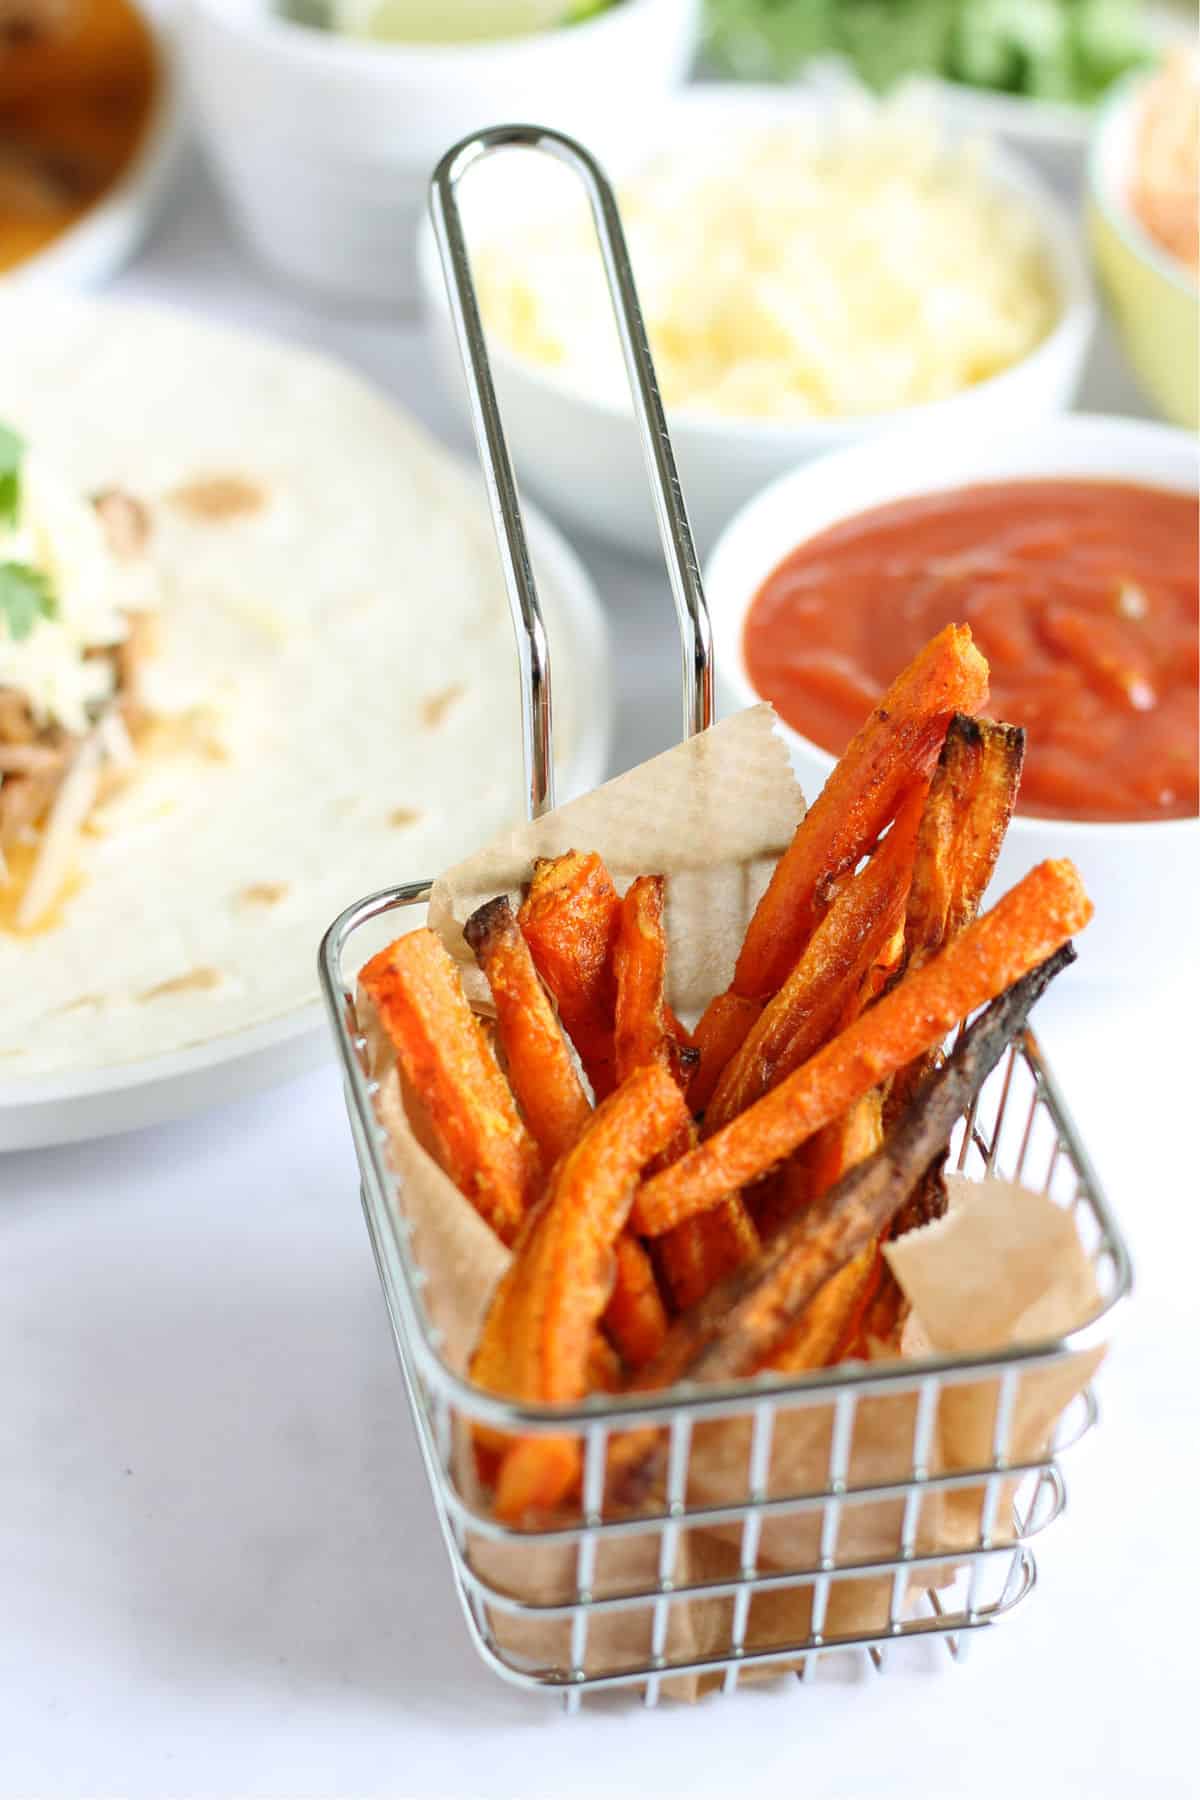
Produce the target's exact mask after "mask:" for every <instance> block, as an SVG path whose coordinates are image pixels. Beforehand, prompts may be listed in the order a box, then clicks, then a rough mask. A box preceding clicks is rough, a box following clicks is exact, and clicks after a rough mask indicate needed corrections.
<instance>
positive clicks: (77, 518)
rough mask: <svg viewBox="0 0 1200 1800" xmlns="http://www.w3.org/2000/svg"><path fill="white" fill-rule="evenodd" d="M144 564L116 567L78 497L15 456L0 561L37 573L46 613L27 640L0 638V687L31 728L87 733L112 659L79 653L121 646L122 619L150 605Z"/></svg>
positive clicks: (92, 514)
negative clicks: (13, 500) (44, 589)
mask: <svg viewBox="0 0 1200 1800" xmlns="http://www.w3.org/2000/svg"><path fill="white" fill-rule="evenodd" d="M145 560H146V559H144V558H142V559H139V560H138V563H137V564H135V565H131V566H130V567H125V566H123V565H122V564H121V563H120V562H119V561H118V559H117V558H116V557H115V556H113V554H112V552H111V551H110V550H109V548H108V545H107V543H106V542H105V537H104V529H103V526H102V525H101V523H100V520H99V519H98V518H97V517H96V511H95V508H94V507H93V506H92V504H91V502H90V501H89V500H88V499H87V498H86V496H84V495H82V494H77V493H76V492H74V491H73V490H72V489H71V488H69V487H68V486H67V485H66V484H65V483H64V482H63V481H61V480H60V479H59V478H58V476H57V475H56V474H55V473H54V471H53V470H52V469H50V468H48V467H47V465H46V464H45V462H43V461H42V460H41V459H40V458H39V457H38V455H37V453H36V452H34V451H30V452H29V453H28V454H27V455H26V456H25V457H24V459H23V461H22V464H21V486H20V506H19V510H18V513H17V517H16V520H15V522H14V523H13V524H12V525H10V526H7V527H0V562H15V563H27V564H29V565H30V566H31V567H32V568H35V569H37V570H39V571H40V572H41V573H42V574H43V575H45V577H46V579H47V582H48V584H49V589H50V593H51V596H52V598H53V602H54V614H53V617H50V618H39V619H38V620H37V621H36V623H35V624H34V626H33V629H32V630H31V631H30V632H29V634H28V636H27V637H22V638H13V637H11V636H9V635H8V634H7V633H6V632H4V631H0V687H8V688H14V689H15V690H16V691H17V693H19V694H23V695H24V696H25V698H26V699H27V700H28V702H29V704H30V707H31V709H32V711H33V716H34V719H35V721H36V723H37V724H38V725H62V726H64V727H65V728H66V730H68V731H71V732H83V731H86V730H87V729H88V727H89V725H90V723H91V720H92V718H93V716H94V715H95V712H96V709H97V708H98V707H101V706H103V705H104V703H105V702H106V701H107V700H109V699H110V698H111V696H112V693H113V683H114V672H113V666H112V660H111V658H109V657H103V656H93V657H89V656H88V655H87V652H88V651H89V650H97V649H105V648H109V647H111V646H112V645H114V644H120V643H122V642H123V641H124V639H125V638H126V636H127V635H128V632H129V619H128V614H129V613H130V612H134V611H138V610H140V609H143V608H146V607H148V606H152V605H154V604H155V602H156V599H157V596H156V595H155V593H154V592H153V591H152V586H151V585H150V584H149V583H148V582H147V579H146V576H147V570H146V567H145Z"/></svg>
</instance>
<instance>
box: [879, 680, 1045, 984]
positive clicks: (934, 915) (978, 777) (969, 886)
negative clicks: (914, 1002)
mask: <svg viewBox="0 0 1200 1800" xmlns="http://www.w3.org/2000/svg"><path fill="white" fill-rule="evenodd" d="M1024 759H1025V733H1024V732H1023V731H1021V730H1020V729H1019V728H1018V727H1017V726H1015V725H996V724H993V723H992V721H991V720H990V719H970V718H966V717H965V716H963V715H962V714H961V713H960V714H956V716H955V717H954V718H953V719H951V721H950V725H949V728H948V730H947V732H946V741H945V743H944V744H943V745H942V752H941V756H940V757H939V758H938V766H937V768H936V770H935V771H934V776H933V780H932V781H931V783H930V786H929V796H928V799H927V800H926V803H925V810H924V813H923V814H922V817H921V824H920V829H919V831H918V833H917V844H916V851H915V854H914V858H913V876H912V885H911V887H910V889H909V895H908V907H907V911H906V913H905V920H904V967H905V968H908V969H919V968H920V967H921V964H922V963H924V962H928V960H929V958H930V957H931V956H936V955H937V953H938V951H939V950H940V949H941V948H942V946H943V944H947V943H949V942H950V940H951V939H952V938H955V937H957V936H958V934H959V932H960V931H963V930H964V929H965V928H966V926H968V925H969V924H970V923H971V920H972V919H973V918H974V917H975V914H976V913H977V912H978V910H979V903H980V901H981V900H982V899H983V895H984V890H985V889H986V887H987V884H988V882H989V881H990V880H991V878H992V872H993V870H994V869H995V867H996V859H997V857H998V856H999V854H1000V847H1001V845H1002V844H1003V842H1004V834H1005V832H1006V831H1007V829H1008V822H1009V820H1010V819H1011V817H1012V811H1013V806H1014V805H1015V803H1016V798H1017V789H1018V787H1019V786H1020V782H1021V766H1022V763H1023V762H1024Z"/></svg>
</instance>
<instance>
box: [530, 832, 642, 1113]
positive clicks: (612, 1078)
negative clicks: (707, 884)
mask: <svg viewBox="0 0 1200 1800" xmlns="http://www.w3.org/2000/svg"><path fill="white" fill-rule="evenodd" d="M517 919H518V923H519V924H520V927H521V930H522V931H523V933H524V934H525V941H526V943H527V944H528V945H529V949H530V953H531V955H532V957H533V960H534V963H535V964H536V966H537V971H538V974H539V975H540V976H541V978H542V980H543V981H544V982H545V984H546V986H547V987H548V988H549V990H550V992H551V994H552V995H553V997H554V1002H555V1004H556V1006H557V1007H558V1015H559V1017H560V1019H561V1020H562V1022H563V1025H564V1027H565V1028H566V1032H567V1035H568V1037H569V1038H570V1040H571V1042H572V1043H573V1044H574V1046H575V1048H576V1050H578V1052H579V1060H580V1061H581V1062H582V1064H583V1067H584V1070H585V1072H586V1074H587V1078H588V1080H589V1081H590V1082H591V1084H592V1089H593V1091H594V1093H595V1095H596V1098H597V1099H598V1100H602V1099H604V1097H605V1096H606V1095H607V1094H609V1093H611V1092H612V1089H613V1087H614V1085H615V1082H616V1074H615V1066H614V1052H613V1016H614V1012H615V1008H616V986H615V981H614V977H613V969H612V956H613V949H614V946H615V944H616V939H617V931H618V929H619V926H620V919H621V900H620V896H619V895H618V893H617V890H616V888H615V887H614V886H613V883H612V877H611V876H610V875H609V872H608V870H607V869H606V868H605V866H604V864H603V863H602V862H601V860H600V858H599V857H598V856H596V855H595V854H588V855H583V854H581V852H579V851H578V850H568V851H567V852H566V854H565V855H564V856H555V857H551V858H544V857H543V858H541V859H539V860H538V862H536V863H535V864H534V872H533V880H532V881H531V883H530V885H529V892H528V894H527V895H526V896H525V899H524V900H523V902H522V903H521V909H520V911H519V913H518V914H517Z"/></svg>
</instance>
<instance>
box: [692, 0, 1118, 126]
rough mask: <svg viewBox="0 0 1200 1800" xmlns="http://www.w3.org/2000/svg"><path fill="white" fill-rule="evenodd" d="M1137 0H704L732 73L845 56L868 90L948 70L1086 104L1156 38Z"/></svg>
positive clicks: (957, 77) (1006, 89)
mask: <svg viewBox="0 0 1200 1800" xmlns="http://www.w3.org/2000/svg"><path fill="white" fill-rule="evenodd" d="M1141 14H1142V7H1141V4H1140V0H707V47H708V51H709V54H710V56H711V58H712V59H713V61H714V62H715V63H716V64H718V65H719V66H721V67H724V68H726V69H728V70H730V71H731V72H732V73H735V74H739V75H746V76H756V77H760V78H761V77H763V76H769V77H774V78H777V79H778V78H784V77H787V76H790V75H794V74H796V73H797V72H798V71H799V70H800V69H801V68H802V67H803V65H804V64H805V63H806V62H807V61H808V60H809V59H810V58H811V57H814V56H820V55H830V54H832V55H840V56H844V57H845V58H846V59H847V61H848V62H850V63H851V64H852V65H853V67H854V68H855V70H856V71H857V73H858V74H859V75H860V76H861V77H862V79H863V80H864V81H865V82H867V83H868V84H869V85H870V86H871V87H874V88H877V89H880V90H882V89H886V88H888V87H890V86H892V85H893V83H895V82H897V81H902V80H904V79H905V78H906V77H908V76H913V75H939V76H941V77H943V78H944V79H945V80H947V81H956V82H962V83H963V84H964V85H966V86H968V87H978V88H986V89H990V90H992V91H996V92H1001V93H1008V94H1019V95H1024V96H1025V97H1027V98H1029V99H1036V100H1053V101H1059V102H1065V103H1067V104H1074V105H1089V104H1090V103H1091V102H1092V101H1093V100H1095V99H1096V98H1097V97H1098V96H1099V95H1100V94H1102V93H1103V92H1104V91H1105V89H1106V88H1107V87H1109V86H1110V85H1111V83H1112V82H1113V81H1114V80H1115V79H1116V78H1117V76H1119V75H1121V74H1123V73H1124V72H1125V71H1126V70H1127V69H1129V68H1131V67H1133V66H1134V65H1135V64H1137V63H1139V62H1141V61H1143V60H1144V59H1145V57H1146V56H1147V54H1148V42H1147V37H1146V34H1145V31H1144V28H1143V22H1142V17H1141Z"/></svg>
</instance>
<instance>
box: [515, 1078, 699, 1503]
mask: <svg viewBox="0 0 1200 1800" xmlns="http://www.w3.org/2000/svg"><path fill="white" fill-rule="evenodd" d="M686 1119H687V1109H686V1106H685V1104H684V1100H683V1096H682V1094H681V1093H680V1091H679V1089H678V1087H677V1086H676V1084H675V1082H674V1081H672V1079H671V1077H670V1075H669V1074H668V1073H667V1071H666V1070H665V1069H663V1068H662V1067H661V1066H660V1065H659V1064H657V1063H652V1064H649V1065H648V1066H647V1067H646V1068H644V1069H638V1070H637V1071H636V1072H635V1073H634V1074H633V1075H631V1076H630V1077H629V1079H628V1080H627V1081H626V1082H624V1083H622V1085H621V1087H620V1088H618V1090H617V1091H616V1093H614V1094H613V1095H611V1096H610V1098H609V1099H608V1100H606V1101H605V1102H604V1103H603V1104H602V1105H601V1106H599V1107H598V1108H597V1109H596V1111H595V1113H593V1115H592V1118H591V1120H590V1121H589V1123H588V1125H587V1127H586V1129H585V1130H584V1132H583V1135H582V1136H581V1137H580V1139H579V1141H578V1142H577V1143H576V1144H575V1145H574V1147H573V1148H572V1149H571V1150H568V1152H567V1154H566V1155H565V1156H564V1157H563V1158H562V1160H561V1161H560V1162H559V1163H558V1165H557V1166H556V1168H555V1170H554V1173H553V1175H552V1176H551V1180H550V1187H549V1190H548V1193H547V1196H546V1199H545V1201H544V1203H543V1204H542V1206H540V1207H539V1209H538V1211H537V1213H536V1214H535V1216H534V1217H533V1219H532V1221H531V1224H530V1228H529V1231H528V1233H527V1234H525V1235H523V1236H522V1240H521V1243H520V1246H519V1248H518V1252H517V1256H516V1259H515V1264H514V1268H515V1271H516V1273H515V1274H514V1279H513V1286H512V1287H511V1288H510V1290H509V1293H510V1303H509V1308H508V1311H509V1318H508V1320H507V1328H508V1331H509V1356H510V1359H511V1360H510V1369H511V1378H512V1381H513V1384H514V1389H515V1392H516V1395H517V1397H518V1398H520V1399H524V1400H531V1401H533V1400H537V1401H551V1402H553V1401H562V1402H568V1401H572V1400H578V1399H580V1398H581V1397H582V1396H583V1395H584V1394H585V1393H586V1392H587V1387H588V1362H589V1348H590V1343H591V1338H592V1333H593V1330H594V1328H595V1325H596V1323H597V1321H598V1320H599V1318H600V1315H601V1313H602V1312H603V1311H604V1308H605V1306H606V1305H607V1303H608V1298H609V1293H610V1290H611V1287H612V1280H613V1261H614V1258H613V1246H614V1244H615V1242H616V1240H617V1237H618V1235H619V1233H620V1232H621V1230H622V1229H623V1227H624V1225H625V1222H626V1219H627V1217H628V1213H629V1204H630V1199H631V1197H632V1194H633V1188H634V1183H635V1182H636V1180H637V1176H638V1174H639V1172H640V1170H642V1169H643V1168H644V1167H645V1166H646V1164H647V1163H648V1162H650V1161H652V1160H653V1158H654V1157H656V1156H658V1155H659V1154H660V1153H661V1152H662V1151H663V1150H664V1149H665V1148H666V1146H667V1144H669V1143H670V1141H671V1139H672V1137H673V1136H674V1135H675V1134H676V1133H677V1132H678V1131H679V1129H680V1126H681V1125H682V1124H683V1123H684V1122H685V1121H686ZM518 1289H519V1291H520V1295H521V1301H520V1304H519V1305H518V1306H513V1305H512V1304H511V1299H512V1298H513V1297H515V1294H516V1292H517V1291H518ZM487 1331H488V1327H487V1323H486V1322H485V1325H484V1335H485V1337H486V1336H487ZM557 1443H558V1440H557V1439H554V1438H532V1437H531V1438H529V1439H528V1440H519V1441H518V1443H517V1444H515V1445H513V1446H511V1447H510V1448H509V1450H508V1451H507V1453H506V1455H505V1458H504V1463H503V1464H502V1466H501V1471H500V1476H499V1479H498V1484H497V1490H496V1512H497V1516H498V1517H500V1518H504V1519H507V1520H509V1521H510V1522H512V1521H515V1520H516V1519H518V1518H519V1517H520V1515H521V1513H522V1511H524V1510H526V1509H527V1508H528V1507H531V1506H549V1505H553V1504H554V1503H555V1501H556V1500H558V1499H561V1498H563V1497H564V1495H565V1494H566V1492H568V1491H569V1487H570V1482H571V1480H572V1479H573V1478H574V1477H573V1470H574V1469H575V1468H577V1457H576V1458H575V1459H572V1457H570V1456H565V1455H563V1454H562V1451H561V1446H558V1448H556V1447H555V1446H556V1445H557ZM510 1462H511V1468H510V1467H509V1465H510ZM506 1472H507V1473H506ZM564 1479H565V1480H566V1482H567V1485H566V1486H565V1487H563V1486H562V1485H561V1484H562V1482H563V1480H564ZM529 1494H533V1495H535V1496H536V1498H535V1499H532V1500H530V1499H525V1498H523V1496H527V1495H529ZM548 1495H549V1496H551V1497H550V1498H548V1497H547V1496H548Z"/></svg>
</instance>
